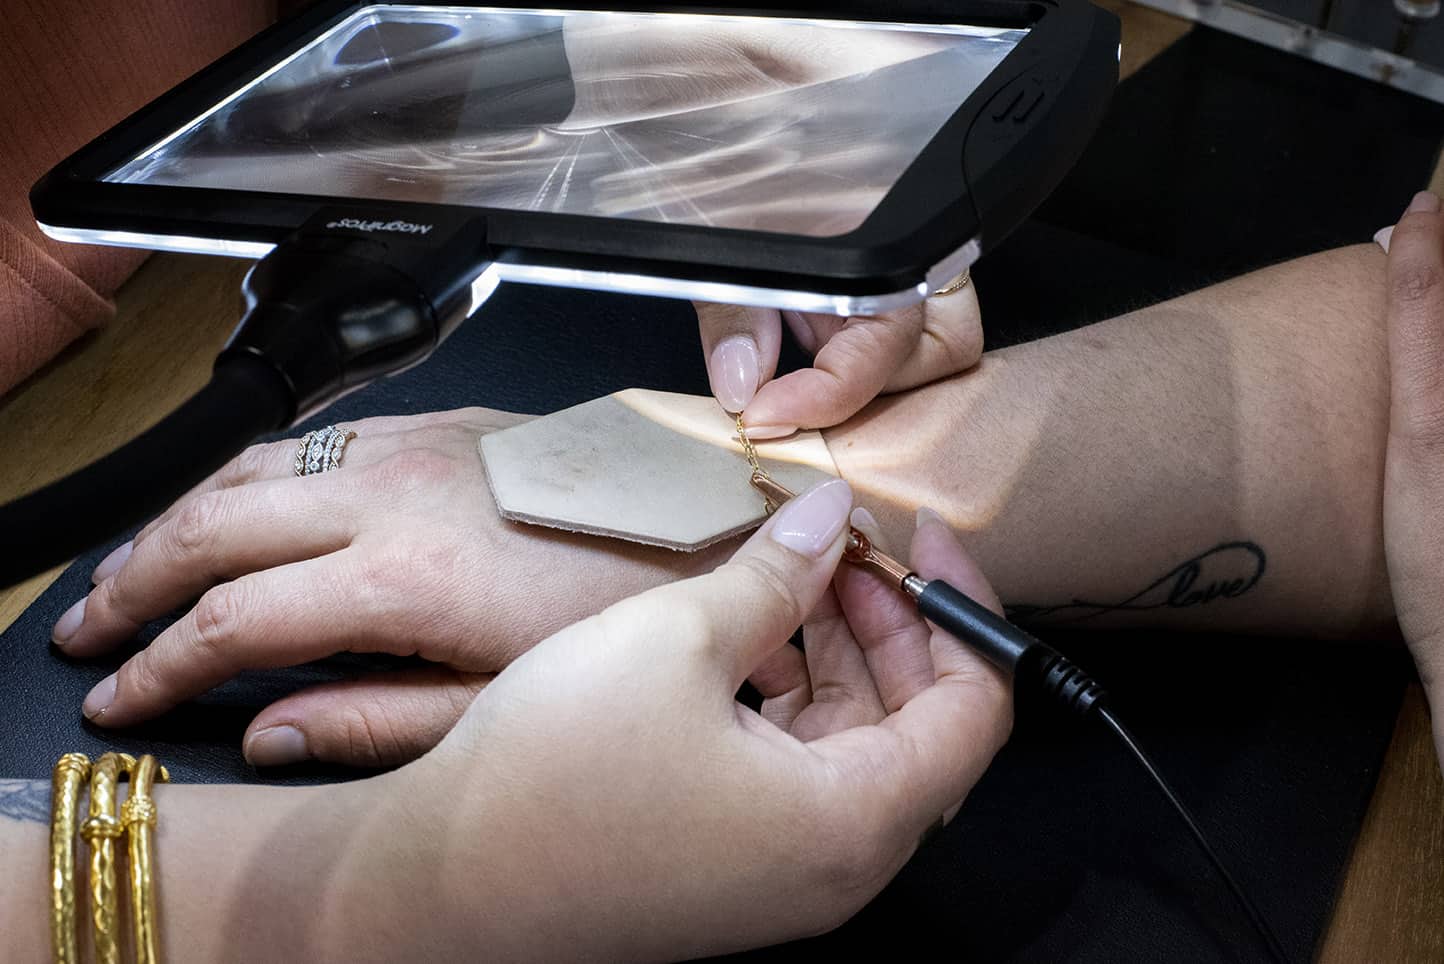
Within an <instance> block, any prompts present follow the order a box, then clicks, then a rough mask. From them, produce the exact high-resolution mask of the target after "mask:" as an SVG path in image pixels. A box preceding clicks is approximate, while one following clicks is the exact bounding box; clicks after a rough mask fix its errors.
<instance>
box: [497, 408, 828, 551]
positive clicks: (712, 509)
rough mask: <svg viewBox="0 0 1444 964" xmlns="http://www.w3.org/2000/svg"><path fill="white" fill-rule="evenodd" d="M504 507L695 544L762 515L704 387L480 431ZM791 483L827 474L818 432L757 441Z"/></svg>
mask: <svg viewBox="0 0 1444 964" xmlns="http://www.w3.org/2000/svg"><path fill="white" fill-rule="evenodd" d="M479 446H480V449H481V458H482V461H483V462H485V463H486V474H487V477H488V478H489V479H490V480H491V491H492V495H493V496H494V497H495V498H496V505H497V508H498V509H499V510H500V511H501V514H502V516H503V517H504V518H507V519H512V520H515V521H518V522H530V523H534V524H537V525H544V526H551V527H553V528H556V529H566V530H569V531H571V532H586V533H591V534H593V535H601V536H614V537H616V538H619V539H628V540H631V541H633V542H641V543H646V544H648V545H654V546H666V547H667V548H669V549H680V550H683V551H688V552H690V551H693V550H696V549H701V548H703V547H705V546H709V545H711V544H712V543H714V542H718V541H720V540H722V539H726V538H728V537H729V536H734V535H737V534H738V533H742V532H745V531H747V530H748V529H751V528H753V527H754V526H757V525H758V524H760V523H761V522H762V520H763V519H764V518H765V517H766V509H765V507H764V505H763V501H762V496H761V495H760V494H758V492H757V490H756V489H754V488H753V487H752V485H751V484H750V483H749V481H748V480H749V479H750V478H751V475H752V470H751V469H750V468H749V467H748V465H747V459H746V458H745V457H744V455H743V454H742V444H741V442H740V441H739V440H738V439H737V427H736V424H735V423H734V421H733V419H732V417H731V416H729V415H728V414H727V413H726V412H724V411H723V410H722V408H721V406H719V405H718V404H717V402H716V400H715V399H712V398H704V397H701V396H697V395H676V394H672V393H670V392H653V391H647V390H645V389H640V388H631V389H627V390H626V391H623V392H617V393H616V394H615V395H607V396H605V397H603V398H598V399H594V400H593V401H590V402H586V403H584V404H582V405H577V406H575V407H573V408H568V409H565V410H563V411H560V412H556V413H554V414H551V415H548V416H546V417H545V418H538V419H534V420H532V421H530V422H526V423H524V424H522V425H517V426H515V427H513V428H509V429H505V430H503V431H500V432H494V433H492V434H490V435H484V436H482V438H481V442H480V443H479ZM757 454H758V456H759V458H760V460H761V462H762V465H763V467H764V468H766V470H767V471H768V473H769V474H771V475H772V476H773V478H775V479H776V480H777V481H778V482H781V483H782V484H783V485H785V486H787V487H788V488H789V489H791V490H792V491H794V492H801V491H802V490H803V489H806V488H808V487H809V486H811V485H814V484H815V483H817V482H819V481H821V480H823V479H825V478H827V477H829V476H834V475H836V474H837V467H836V466H835V465H834V463H833V461H832V456H831V454H829V452H828V451H827V446H826V444H824V443H823V441H822V435H821V434H820V433H818V432H802V433H798V434H796V435H794V436H792V437H791V438H787V439H782V440H780V441H776V442H758V443H757Z"/></svg>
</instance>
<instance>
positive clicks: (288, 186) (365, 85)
mask: <svg viewBox="0 0 1444 964" xmlns="http://www.w3.org/2000/svg"><path fill="white" fill-rule="evenodd" d="M1025 33H1026V31H1024V30H1000V29H991V28H979V27H967V26H934V25H927V26H916V25H898V24H872V23H869V24H846V23H836V22H825V21H799V20H781V19H768V18H761V17H727V16H702V15H691V14H625V13H555V12H542V11H518V10H506V11H499V10H492V11H487V10H479V9H476V8H445V7H401V6H398V7H372V8H367V9H363V10H361V11H359V12H357V13H356V14H354V15H353V16H351V17H349V18H348V19H347V20H345V21H344V22H342V23H341V24H339V25H337V26H336V27H334V28H332V29H331V30H329V31H327V32H326V33H325V34H323V35H321V36H320V37H318V38H316V39H314V40H313V41H312V42H310V43H309V44H308V45H306V46H305V47H304V48H302V49H301V50H300V51H298V52H297V53H296V54H295V55H294V56H292V57H291V58H290V59H288V60H286V61H284V62H283V63H282V64H280V65H279V66H278V67H276V68H275V69H273V70H271V71H269V72H267V73H266V74H263V75H262V76H261V77H260V78H258V79H257V80H255V81H253V82H252V83H251V84H250V85H249V86H247V87H245V88H244V89H242V90H241V91H240V92H238V93H237V94H236V95H233V96H232V97H230V98H229V99H227V100H225V101H223V102H222V103H221V104H219V105H217V106H216V107H214V108H212V109H211V110H209V111H207V112H206V113H205V114H203V115H202V116H200V117H199V118H197V119H195V120H194V121H192V122H190V123H188V124H187V125H185V126H184V127H182V128H181V129H180V130H178V131H176V132H175V133H173V134H172V135H171V136H170V137H168V138H166V139H165V140H163V141H162V142H161V143H160V144H157V145H155V146H153V147H151V148H150V149H148V150H147V151H145V152H144V153H142V154H141V155H139V156H138V157H136V158H135V159H133V160H131V161H129V162H128V163H126V164H124V165H122V166H121V167H120V168H118V169H117V170H115V171H114V172H112V173H111V174H110V175H109V176H108V177H107V178H106V180H109V181H115V182H123V183H137V184H162V185H173V186H180V187H210V188H226V189H232V190H250V191H264V192H284V193H293V194H308V195H318V196H323V197H332V198H335V197H347V198H371V199H378V200H395V201H431V202H442V203H448V204H459V205H467V206H475V207H489V208H500V209H507V210H517V211H548V212H559V213H565V214H585V215H596V216H605V217H612V218H628V219H636V220H643V221H653V222H658V221H660V222H675V223H682V224H693V225H711V226H715V227H722V228H743V229H751V230H760V231H772V232H781V233H788V234H800V235H810V236H818V237H825V236H832V235H838V234H843V233H846V232H848V231H851V230H853V229H855V228H857V227H858V226H859V225H861V224H862V222H863V221H864V220H865V219H866V218H867V216H868V215H869V214H870V213H871V212H872V210H873V209H874V208H875V207H876V206H877V204H878V203H879V202H880V201H881V200H882V198H883V196H884V195H886V193H887V191H888V190H889V189H890V188H891V187H892V186H893V184H895V183H896V182H897V180H898V178H899V177H900V176H901V175H902V173H903V172H904V170H906V168H907V167H908V165H909V164H911V163H912V161H913V160H914V159H915V158H916V157H917V155H918V153H919V152H920V151H921V150H922V149H923V148H924V147H925V146H926V145H927V144H928V143H929V142H930V141H931V140H932V139H933V137H934V136H935V135H936V134H937V132H938V131H939V129H940V128H941V127H942V125H943V124H944V123H945V122H946V121H947V120H948V118H949V117H951V116H952V114H953V113H954V112H955V111H956V110H957V109H958V107H959V106H960V105H961V104H962V102H963V101H964V100H965V99H966V98H967V96H968V94H969V93H971V92H972V91H973V90H974V89H975V88H976V87H977V85H978V84H979V83H981V82H982V80H983V79H984V78H985V77H987V76H988V74H989V73H990V72H991V71H992V70H993V68H994V67H996V66H997V65H998V64H999V63H1000V62H1001V61H1002V59H1003V58H1004V57H1005V56H1006V55H1007V54H1008V52H1009V51H1010V50H1012V49H1013V47H1014V46H1016V45H1017V43H1018V42H1019V40H1021V39H1022V37H1023V35H1024V34H1025Z"/></svg>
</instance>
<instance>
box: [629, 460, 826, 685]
mask: <svg viewBox="0 0 1444 964" xmlns="http://www.w3.org/2000/svg"><path fill="white" fill-rule="evenodd" d="M851 511H852V489H851V488H849V487H848V484H847V483H846V482H844V481H843V480H841V479H831V480H829V481H827V482H822V483H820V484H818V485H816V486H813V487H812V488H811V489H808V490H807V491H806V492H803V493H802V494H801V495H798V496H796V497H795V498H792V499H790V500H788V501H787V502H786V503H784V504H783V506H782V507H781V508H780V509H778V510H777V512H775V513H774V514H773V515H772V517H771V518H770V519H768V520H767V521H766V522H765V523H764V524H763V525H762V528H760V529H758V530H757V532H756V533H754V534H753V535H752V538H750V539H748V540H747V542H746V543H744V544H743V545H742V547H741V548H740V549H738V550H737V553H736V554H735V555H734V556H733V557H732V558H731V559H730V560H728V561H727V562H725V563H723V564H722V565H721V566H719V567H717V569H715V570H713V571H712V572H711V573H708V574H707V575H705V576H699V577H697V578H695V579H689V580H687V581H685V582H679V583H673V584H672V585H669V586H663V587H661V588H659V589H654V590H652V591H651V592H648V593H644V594H643V595H641V596H638V597H635V598H634V599H633V600H628V601H627V602H624V603H622V604H619V606H617V607H614V609H616V610H618V612H617V613H616V614H615V615H616V617H617V618H619V619H620V620H621V621H622V622H624V623H629V622H631V621H632V620H634V619H638V620H642V619H647V620H648V621H652V622H655V621H656V616H655V614H656V613H664V614H666V615H665V616H663V619H665V620H668V621H671V622H673V623H674V625H678V626H679V628H680V632H681V633H682V634H683V635H685V636H687V637H690V638H691V641H692V642H694V643H696V644H698V645H700V646H701V647H702V649H703V652H704V653H705V655H706V658H707V659H708V660H710V661H712V662H713V664H714V665H715V667H716V668H717V669H718V670H719V671H720V672H721V673H723V674H724V675H725V676H726V679H727V683H728V685H729V686H730V687H731V688H730V689H729V690H728V691H727V693H728V696H729V697H730V696H731V695H732V693H734V692H735V691H736V689H737V687H738V686H740V685H742V681H743V680H745V679H746V678H747V677H748V676H749V675H751V673H752V671H753V670H755V669H756V668H757V667H758V666H759V665H761V663H762V661H763V659H765V658H766V657H767V656H768V655H769V654H770V653H772V652H773V651H774V650H776V649H777V648H778V647H779V646H782V645H784V644H785V643H786V642H787V639H788V637H789V636H791V635H792V633H793V632H794V631H795V630H796V629H797V627H798V626H800V625H801V624H802V620H803V619H804V618H805V617H806V616H807V614H808V613H810V612H811V611H812V608H813V607H814V606H815V605H817V602H818V600H819V599H821V598H822V594H823V592H824V591H825V590H826V589H827V587H828V585H829V584H830V582H831V580H832V575H833V572H834V571H835V570H836V569H837V564H838V561H839V560H840V559H841V558H842V550H843V546H844V544H845V534H846V532H847V518H848V514H849V513H850V512H851ZM631 604H635V605H638V606H642V607H644V608H643V611H642V612H635V611H629V610H631ZM649 614H652V615H651V616H650V619H648V615H649Z"/></svg>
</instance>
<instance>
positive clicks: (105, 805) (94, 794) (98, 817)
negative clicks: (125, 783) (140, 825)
mask: <svg viewBox="0 0 1444 964" xmlns="http://www.w3.org/2000/svg"><path fill="white" fill-rule="evenodd" d="M133 766H135V759H134V758H133V757H131V756H130V755H129V754H123V753H122V754H116V753H106V754H104V755H102V756H101V757H100V759H98V760H96V761H95V763H93V764H92V765H91V767H90V819H88V820H86V821H85V823H83V824H81V825H80V835H81V836H82V837H84V838H85V842H86V843H88V844H90V920H91V926H92V928H93V929H94V935H95V959H96V961H97V962H98V964H120V934H119V930H120V921H119V917H120V894H119V891H118V889H117V887H116V880H115V838H117V837H119V836H120V835H121V834H122V833H124V832H125V831H124V828H123V827H121V825H120V820H118V819H117V818H116V813H115V797H116V785H117V782H118V781H119V777H120V771H121V768H122V767H124V768H125V769H127V770H129V769H130V768H131V767H133Z"/></svg>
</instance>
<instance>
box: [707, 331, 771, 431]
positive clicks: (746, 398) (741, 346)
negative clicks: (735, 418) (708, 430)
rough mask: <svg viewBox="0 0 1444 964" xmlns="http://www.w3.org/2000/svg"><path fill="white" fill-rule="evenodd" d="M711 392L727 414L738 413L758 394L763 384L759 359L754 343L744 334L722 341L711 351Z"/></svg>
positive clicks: (709, 366) (755, 343)
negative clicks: (760, 385) (758, 389)
mask: <svg viewBox="0 0 1444 964" xmlns="http://www.w3.org/2000/svg"><path fill="white" fill-rule="evenodd" d="M708 368H709V369H710V371H709V374H710V375H711V376H712V392H713V394H715V395H716V396H717V401H719V402H721V403H722V407H723V408H725V409H727V411H729V412H740V411H742V410H743V409H744V408H746V407H747V405H748V403H749V402H751V401H752V398H753V396H755V395H756V394H757V386H758V385H759V384H760V383H761V381H762V359H761V357H760V356H759V355H758V353H757V342H755V341H753V340H752V339H751V338H749V337H748V336H747V335H733V336H732V337H730V338H724V339H722V340H721V341H719V342H718V343H717V347H716V348H713V349H712V358H711V364H710V365H708Z"/></svg>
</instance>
